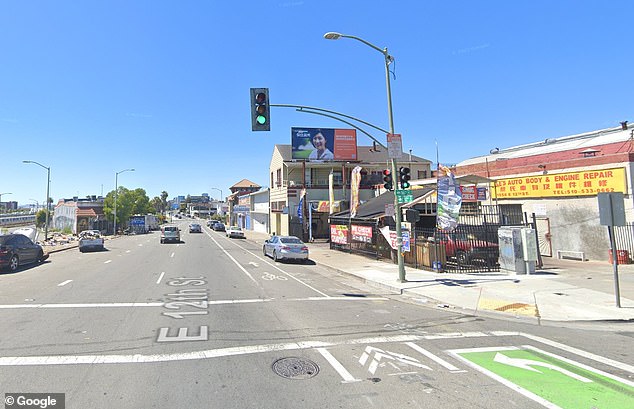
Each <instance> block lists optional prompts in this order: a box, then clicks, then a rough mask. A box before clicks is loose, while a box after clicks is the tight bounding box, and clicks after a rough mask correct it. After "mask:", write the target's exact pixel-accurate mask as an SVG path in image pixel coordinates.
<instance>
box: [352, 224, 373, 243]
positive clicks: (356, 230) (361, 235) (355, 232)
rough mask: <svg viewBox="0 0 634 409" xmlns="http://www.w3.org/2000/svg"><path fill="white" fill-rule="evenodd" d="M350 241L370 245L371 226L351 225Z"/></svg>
mask: <svg viewBox="0 0 634 409" xmlns="http://www.w3.org/2000/svg"><path fill="white" fill-rule="evenodd" d="M350 228H351V229H352V241H360V242H363V243H372V226H357V225H355V224H353V225H352V226H350Z"/></svg>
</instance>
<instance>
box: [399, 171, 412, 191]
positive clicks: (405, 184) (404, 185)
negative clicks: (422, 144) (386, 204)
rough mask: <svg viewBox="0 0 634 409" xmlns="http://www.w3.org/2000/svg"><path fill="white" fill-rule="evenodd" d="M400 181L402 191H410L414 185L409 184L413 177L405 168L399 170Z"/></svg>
mask: <svg viewBox="0 0 634 409" xmlns="http://www.w3.org/2000/svg"><path fill="white" fill-rule="evenodd" d="M398 173H399V175H398V180H399V183H400V185H401V189H409V188H410V187H411V186H412V185H411V184H410V183H409V180H410V179H411V176H410V175H409V168H407V167H405V166H403V167H401V168H400V169H399V170H398Z"/></svg>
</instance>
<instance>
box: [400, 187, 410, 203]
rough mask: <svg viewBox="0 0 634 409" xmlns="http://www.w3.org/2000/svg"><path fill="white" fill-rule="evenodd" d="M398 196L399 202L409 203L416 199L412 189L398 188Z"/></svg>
mask: <svg viewBox="0 0 634 409" xmlns="http://www.w3.org/2000/svg"><path fill="white" fill-rule="evenodd" d="M396 198H397V199H398V202H399V203H409V202H411V201H412V200H414V195H413V194H412V191H411V190H404V189H397V190H396Z"/></svg>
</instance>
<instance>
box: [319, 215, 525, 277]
mask: <svg viewBox="0 0 634 409" xmlns="http://www.w3.org/2000/svg"><path fill="white" fill-rule="evenodd" d="M425 218H426V219H425ZM424 219H425V220H424ZM386 220H387V221H388V222H389V221H392V220H391V218H388V219H386V218H383V219H372V220H367V219H349V218H345V217H340V218H336V217H333V218H331V220H330V227H331V240H330V248H331V249H334V250H339V251H345V252H349V253H353V254H361V255H365V256H368V257H372V258H377V259H391V260H393V261H394V262H396V259H397V257H396V252H395V251H394V250H393V249H392V247H391V245H390V242H388V239H386V238H385V236H384V235H383V234H382V233H381V231H380V227H381V223H382V222H383V221H386ZM459 220H460V224H459V225H458V227H457V228H456V229H455V230H454V231H452V232H444V231H441V230H438V229H436V228H429V227H427V228H426V227H421V226H425V225H427V226H428V225H432V226H433V225H435V215H433V216H422V217H421V219H420V220H419V222H418V223H416V224H415V225H414V226H413V228H412V232H411V235H410V243H409V251H406V252H404V262H405V265H407V266H409V267H414V268H420V269H426V270H434V271H444V272H450V273H452V272H453V273H458V272H459V273H474V272H497V271H500V265H499V263H498V259H499V247H498V229H499V228H500V227H501V226H525V225H527V224H528V223H527V222H526V216H525V215H524V214H523V213H522V211H521V206H515V205H510V206H508V205H507V206H496V205H488V206H487V205H483V206H477V207H470V208H465V209H464V211H463V212H462V213H461V214H460V218H459ZM333 232H334V233H333Z"/></svg>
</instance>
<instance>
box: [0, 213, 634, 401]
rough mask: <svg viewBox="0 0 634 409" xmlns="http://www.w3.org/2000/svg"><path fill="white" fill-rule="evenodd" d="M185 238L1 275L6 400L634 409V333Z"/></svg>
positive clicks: (1, 387)
mask: <svg viewBox="0 0 634 409" xmlns="http://www.w3.org/2000/svg"><path fill="white" fill-rule="evenodd" d="M186 226H187V224H186V223H183V222H181V228H182V229H183V232H182V238H183V241H182V243H180V244H160V243H159V237H158V233H151V234H148V235H139V236H128V237H122V238H117V239H115V240H110V241H108V242H107V250H106V251H103V252H94V253H80V252H79V251H78V250H77V249H72V250H68V251H64V252H60V253H54V254H52V255H51V257H50V259H49V260H48V261H47V262H45V263H44V264H42V265H39V266H32V267H25V268H22V269H20V270H19V271H18V272H17V273H14V274H9V273H7V272H4V273H3V274H1V275H0V334H2V335H1V336H0V394H4V393H17V392H23V393H27V392H28V393H64V394H65V403H66V408H114V407H117V408H297V407H303V408H371V407H377V408H404V407H410V408H491V407H504V408H543V407H553V408H556V407H562V408H588V409H590V408H593V407H594V408H599V409H602V408H608V407H609V408H610V409H613V408H620V407H623V408H631V407H634V352H633V351H632V350H633V348H632V345H634V339H633V338H634V327H633V326H632V325H631V324H625V325H620V326H606V325H601V326H586V327H583V328H580V327H575V328H566V327H555V326H534V325H531V324H528V323H523V322H521V321H513V320H499V319H487V318H481V317H478V318H475V317H471V316H468V315H462V314H459V313H456V312H453V311H448V310H444V309H439V308H437V307H436V306H428V305H425V304H420V303H417V302H416V301H415V300H410V299H406V298H403V297H401V296H400V295H395V294H393V293H390V292H388V291H387V290H386V291H385V292H382V291H381V290H377V289H375V288H374V289H373V288H369V287H364V286H363V284H362V283H360V282H358V281H355V280H354V279H353V278H350V277H344V276H340V275H338V274H337V273H335V272H333V271H331V270H327V269H324V268H321V267H320V266H319V265H315V264H314V263H308V264H293V263H288V264H287V263H275V262H273V260H271V259H270V258H266V257H264V256H263V255H262V248H261V244H260V243H256V242H254V241H251V240H238V239H227V238H226V237H225V236H224V235H223V234H222V233H220V232H213V231H211V230H209V229H208V228H206V227H205V228H204V231H203V233H201V234H189V233H188V232H187V227H186ZM563 391H566V393H564V392H563ZM5 407H15V406H8V405H7V406H5Z"/></svg>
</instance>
